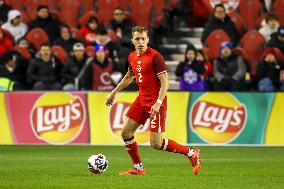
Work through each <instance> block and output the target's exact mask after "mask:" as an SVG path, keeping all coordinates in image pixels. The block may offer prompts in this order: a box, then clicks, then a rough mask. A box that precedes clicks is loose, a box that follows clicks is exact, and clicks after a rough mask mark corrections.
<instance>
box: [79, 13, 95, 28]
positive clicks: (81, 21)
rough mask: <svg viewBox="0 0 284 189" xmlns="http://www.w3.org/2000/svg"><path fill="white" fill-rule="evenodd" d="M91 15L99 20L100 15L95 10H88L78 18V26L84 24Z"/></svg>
mask: <svg viewBox="0 0 284 189" xmlns="http://www.w3.org/2000/svg"><path fill="white" fill-rule="evenodd" d="M92 16H95V17H97V18H98V19H99V20H100V16H99V15H98V13H96V12H95V11H88V12H86V13H85V14H84V15H83V16H82V17H81V18H80V19H79V24H80V26H81V27H83V26H85V25H86V24H87V23H88V20H89V18H90V17H92Z"/></svg>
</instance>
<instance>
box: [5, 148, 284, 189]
mask: <svg viewBox="0 0 284 189" xmlns="http://www.w3.org/2000/svg"><path fill="white" fill-rule="evenodd" d="M139 151H140V154H141V158H142V161H143V163H144V166H145V167H146V171H147V175H146V176H131V177H122V176H118V173H119V172H121V171H125V170H126V169H128V168H130V166H131V163H130V159H129V157H128V155H127V153H126V151H125V149H124V147H119V146H116V147H113V146H0V188H1V189H14V188H15V189H21V188H24V189H29V188H32V189H34V188H40V189H46V188H50V189H55V188H60V189H65V188H66V189H67V188H76V189H81V188H82V189H83V188H84V189H90V188H91V189H97V188H98V189H105V188H114V189H118V188H123V189H128V188H135V189H139V188H142V189H145V188H155V189H157V188H159V189H164V188H175V189H182V188H187V189H191V188H194V189H199V188H200V189H207V188H208V189H209V188H210V189H219V188H220V189H223V188H224V189H229V188H234V189H235V188H240V189H260V188H268V189H278V188H279V189H283V188H284V148H281V147H279V148H276V147H269V148H267V147H266V148H260V147H200V153H201V160H202V167H201V169H200V173H199V174H198V175H197V176H194V175H193V174H192V170H191V167H190V166H189V164H188V160H187V159H186V158H185V157H184V156H183V155H179V154H172V153H168V152H161V151H156V150H153V149H151V148H150V147H140V149H139ZM93 153H102V154H105V155H106V156H107V158H108V160H109V168H108V170H107V171H106V172H105V173H103V174H101V175H93V174H92V173H91V172H89V170H88V169H87V159H88V157H89V156H90V155H91V154H93Z"/></svg>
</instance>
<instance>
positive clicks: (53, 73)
mask: <svg viewBox="0 0 284 189" xmlns="http://www.w3.org/2000/svg"><path fill="white" fill-rule="evenodd" d="M60 71H61V63H60V62H59V60H57V59H56V58H55V57H54V56H53V55H52V53H51V47H50V45H49V44H43V45H41V47H40V50H39V58H36V59H34V60H32V61H31V63H30V65H29V67H28V81H29V82H30V83H31V85H32V86H33V87H32V88H33V90H60V89H61V85H60V82H59V81H60V80H59V74H60Z"/></svg>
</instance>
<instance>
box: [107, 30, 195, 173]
mask: <svg viewBox="0 0 284 189" xmlns="http://www.w3.org/2000/svg"><path fill="white" fill-rule="evenodd" d="M131 41H132V43H133V45H134V46H135V51H133V52H131V53H130V55H129V57H128V61H129V68H128V71H127V73H126V75H125V76H124V77H123V79H122V80H121V82H120V83H119V84H118V85H117V87H116V88H115V89H114V90H113V91H112V92H111V93H110V94H109V95H108V96H107V101H106V105H107V106H110V105H112V104H113V101H114V99H115V95H116V94H117V93H118V92H120V91H121V90H123V89H124V88H126V87H127V86H128V85H129V84H130V83H131V82H132V80H133V79H134V78H135V79H136V83H137V85H138V87H139V95H138V97H137V98H136V100H135V101H134V102H133V104H132V105H131V107H130V108H129V110H128V112H127V114H126V120H125V122H124V126H123V130H122V132H121V136H122V138H123V140H124V142H125V148H126V150H127V152H128V154H129V155H130V157H131V159H132V161H133V165H134V166H133V167H132V168H130V169H129V170H128V171H126V172H122V173H120V174H119V175H145V174H146V172H145V169H144V167H143V164H142V162H141V160H140V156H139V153H138V146H137V142H136V141H135V139H134V132H135V131H136V129H137V128H138V127H139V126H140V125H141V124H142V125H144V124H145V122H146V120H147V119H148V118H150V143H151V146H152V147H153V148H154V149H157V150H164V151H168V152H173V153H179V154H184V155H185V156H186V157H187V158H188V159H189V162H190V163H191V165H192V169H193V173H194V174H197V173H198V171H199V167H200V160H199V149H198V148H187V147H185V146H183V145H180V144H178V143H176V142H175V141H173V140H170V139H164V138H163V135H162V133H163V132H164V131H165V122H166V111H167V97H166V94H167V90H168V86H169V83H168V74H167V68H166V64H165V61H164V58H163V56H162V55H161V54H160V53H158V52H157V51H156V50H154V49H152V48H150V47H148V43H149V37H148V31H147V29H146V28H144V27H140V26H136V27H134V28H133V29H132V39H131Z"/></svg>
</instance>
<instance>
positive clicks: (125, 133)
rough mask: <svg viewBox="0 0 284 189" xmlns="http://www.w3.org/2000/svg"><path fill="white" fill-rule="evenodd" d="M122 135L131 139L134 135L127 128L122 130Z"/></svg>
mask: <svg viewBox="0 0 284 189" xmlns="http://www.w3.org/2000/svg"><path fill="white" fill-rule="evenodd" d="M121 137H122V138H123V139H129V138H131V137H132V135H131V133H129V132H127V131H125V130H122V131H121Z"/></svg>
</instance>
